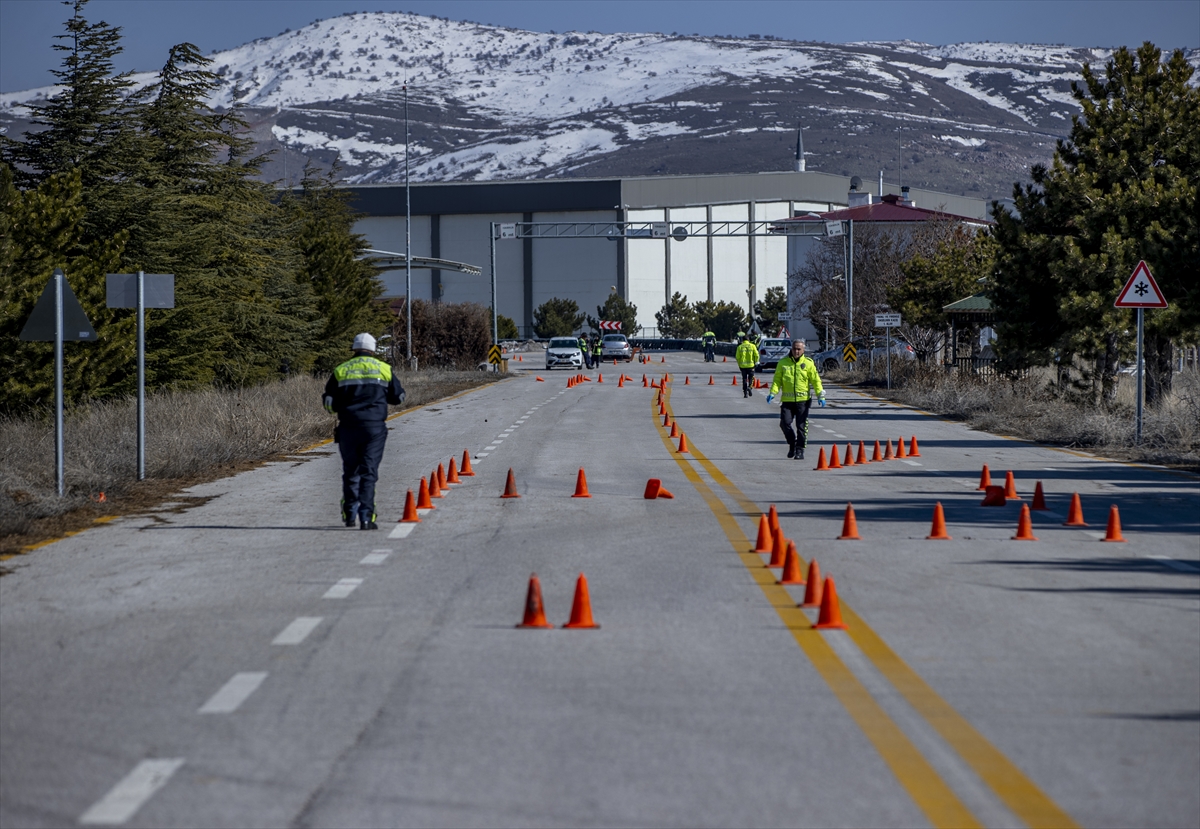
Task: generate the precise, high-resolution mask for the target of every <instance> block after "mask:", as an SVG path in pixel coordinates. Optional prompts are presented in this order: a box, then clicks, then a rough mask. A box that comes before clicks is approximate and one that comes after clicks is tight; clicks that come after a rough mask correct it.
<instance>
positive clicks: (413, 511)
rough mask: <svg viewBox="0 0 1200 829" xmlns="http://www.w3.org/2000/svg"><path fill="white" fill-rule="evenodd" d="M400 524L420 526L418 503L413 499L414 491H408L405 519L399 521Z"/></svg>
mask: <svg viewBox="0 0 1200 829" xmlns="http://www.w3.org/2000/svg"><path fill="white" fill-rule="evenodd" d="M397 523H400V524H419V523H421V519H420V517H418V516H417V502H416V501H415V500H414V499H413V494H412V490H411V489H410V490H409V491H408V495H407V497H405V499H404V517H403V518H401V519H400V520H399V522H397Z"/></svg>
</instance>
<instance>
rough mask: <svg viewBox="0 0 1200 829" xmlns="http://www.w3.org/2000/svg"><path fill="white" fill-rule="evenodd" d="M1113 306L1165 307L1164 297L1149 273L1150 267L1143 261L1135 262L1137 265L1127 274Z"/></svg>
mask: <svg viewBox="0 0 1200 829" xmlns="http://www.w3.org/2000/svg"><path fill="white" fill-rule="evenodd" d="M1113 306H1114V307H1117V308H1166V307H1167V300H1166V297H1164V296H1163V293H1162V291H1161V290H1159V287H1158V283H1157V282H1155V281H1154V277H1153V276H1151V275H1150V268H1149V267H1148V266H1147V265H1146V263H1145V262H1138V263H1137V267H1136V268H1134V269H1133V273H1132V274H1130V275H1129V280H1128V281H1127V282H1126V283H1125V287H1124V288H1122V289H1121V293H1119V294H1118V295H1117V301H1116V302H1114V303H1113Z"/></svg>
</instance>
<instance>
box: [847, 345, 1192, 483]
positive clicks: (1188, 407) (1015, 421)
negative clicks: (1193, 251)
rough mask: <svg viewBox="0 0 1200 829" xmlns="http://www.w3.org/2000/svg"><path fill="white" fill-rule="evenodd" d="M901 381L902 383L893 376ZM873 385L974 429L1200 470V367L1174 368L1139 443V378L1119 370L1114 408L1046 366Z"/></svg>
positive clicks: (916, 376)
mask: <svg viewBox="0 0 1200 829" xmlns="http://www.w3.org/2000/svg"><path fill="white" fill-rule="evenodd" d="M827 379H829V380H832V381H833V382H839V383H845V384H847V385H858V386H867V385H871V386H875V385H877V384H868V383H865V382H864V381H863V379H862V375H861V374H859V375H855V374H854V373H852V372H841V371H839V372H830V373H829V375H828V378H827ZM897 380H899V382H896V381H897ZM870 391H871V392H872V393H873V394H876V395H879V396H881V397H888V398H890V399H893V400H896V401H897V402H900V403H905V404H907V405H910V406H915V407H917V408H919V409H924V410H926V411H930V412H935V413H936V414H939V415H943V416H946V417H950V418H954V419H956V420H963V421H965V422H966V423H968V424H970V425H971V427H972V428H975V429H980V430H983V431H987V432H995V433H997V434H1003V435H1013V436H1016V437H1021V438H1026V439H1028V440H1034V441H1037V442H1039V443H1046V444H1051V445H1055V446H1069V447H1075V448H1082V449H1088V450H1091V451H1096V452H1100V453H1102V454H1105V455H1109V456H1111V457H1119V458H1125V459H1128V460H1136V461H1142V462H1146V463H1159V464H1165V465H1168V466H1176V467H1182V468H1189V469H1200V372H1198V371H1196V370H1194V369H1191V370H1187V371H1184V372H1182V373H1179V374H1176V375H1175V377H1174V382H1173V389H1172V392H1171V395H1170V397H1169V398H1168V399H1167V400H1166V401H1164V402H1163V404H1162V405H1161V406H1158V407H1156V408H1154V409H1150V408H1147V409H1145V411H1144V414H1143V419H1142V442H1141V444H1137V443H1135V442H1134V405H1135V400H1134V393H1135V388H1134V381H1133V379H1132V378H1131V377H1125V376H1122V377H1121V378H1120V385H1119V386H1118V389H1117V399H1116V403H1115V405H1114V406H1113V407H1112V408H1111V409H1104V408H1101V407H1095V406H1086V405H1080V404H1078V403H1074V402H1071V401H1069V400H1065V399H1063V398H1061V397H1060V396H1059V395H1058V394H1056V393H1055V391H1054V386H1053V376H1052V374H1051V372H1050V371H1049V370H1044V371H1042V372H1038V371H1035V372H1033V373H1031V375H1030V376H1029V377H1028V378H1025V379H1023V380H1021V381H1019V382H1016V383H1013V382H1010V381H1006V380H995V381H992V382H990V383H984V382H981V381H979V380H977V379H974V378H971V377H961V376H958V375H948V374H946V373H945V372H943V371H941V370H936V369H935V370H922V369H921V368H920V367H917V366H911V367H907V370H906V371H904V372H902V373H901V374H900V376H899V377H898V378H897V377H894V378H893V388H892V390H891V391H888V390H886V389H883V388H877V387H872V388H871V389H870Z"/></svg>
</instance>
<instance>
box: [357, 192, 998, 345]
mask: <svg viewBox="0 0 1200 829" xmlns="http://www.w3.org/2000/svg"><path fill="white" fill-rule="evenodd" d="M884 187H885V185H883V184H882V182H881V185H880V189H881V192H882V190H883V189H884ZM346 189H348V190H349V191H350V192H351V194H352V198H353V207H354V209H355V210H357V211H359V213H360V214H361V218H359V220H358V221H357V223H356V225H355V231H356V232H358V233H360V234H362V235H363V236H364V237H366V239H367V241H368V243H369V247H371V248H374V249H378V250H386V251H396V252H403V251H404V249H405V247H404V244H405V213H406V210H405V205H406V200H405V188H404V185H402V184H380V185H355V186H350V187H347V188H346ZM892 189H893V190H896V189H898V188H895V187H893V188H892ZM410 190H411V192H410V195H411V217H412V219H411V250H412V256H413V257H414V261H415V258H416V257H429V258H434V259H442V260H450V261H455V262H463V263H468V264H472V265H476V266H479V267H481V269H482V273H481V274H480V275H471V274H467V273H460V272H457V271H451V270H447V269H441V270H437V269H433V270H430V269H420V270H418V269H416V268H414V269H413V273H412V286H413V287H412V296H413V298H414V299H424V300H433V301H441V302H479V303H482V304H484V305H488V304H490V302H491V279H492V273H491V261H490V260H491V245H492V239H491V225H492V223H493V222H496V223H521V222H535V223H543V222H592V223H600V222H657V223H666V227H667V228H670V229H674V228H676V227H677V226H679V225H681V224H686V226H687V227H689V228H690V229H691V233H689V234H688V236H687V237H686V238H683V239H682V240H677V239H676V238H673V237H672V236H671V235H665V236H662V237H661V238H651V237H650V236H644V237H637V238H630V237H628V236H621V237H615V236H614V237H611V238H605V237H604V236H598V237H594V238H515V239H512V238H504V239H498V240H497V241H496V242H495V251H496V272H495V279H496V296H497V302H496V307H497V310H498V311H499V313H501V314H503V315H505V316H508V317H511V318H512V319H513V320H515V321H516V323H517V327H518V328H519V329H520V331H521V333H522V334H523V335H525V336H531V335H532V328H533V311H534V309H535V308H537V307H538V306H539V305H541V304H542V303H543V302H545V301H546V300H548V299H551V298H553V297H559V298H562V299H573V300H575V301H576V302H578V303H579V307H580V309H581V310H583V311H586V312H588V313H592V314H594V313H595V310H596V307H597V306H598V305H600V304H601V303H603V302H604V300H605V298H606V297H607V296H608V295H609V293H610V292H613V291H615V292H617V293H618V294H620V295H621V296H622V297H624V298H625V299H627V300H628V301H629V302H632V303H633V304H634V305H636V306H637V309H638V324H639V325H640V326H641V327H642V330H641V331H640V332H627V333H631V334H641V335H643V336H653V335H654V334H655V333H657V332H656V329H655V319H654V314H655V312H657V311H659V310H660V309H661V308H662V307H663V305H665V304H666V302H667V301H668V300H669V298H670V297H671V295H672V294H674V293H675V292H677V291H678V292H679V293H681V294H683V295H685V296H687V298H688V300H689V301H692V302H694V301H697V300H704V299H711V300H713V301H717V302H720V301H726V302H733V303H737V304H738V305H740V306H742V307H743V308H746V309H747V310H749V309H750V308H752V307H753V303H754V302H755V301H757V300H759V299H761V298H762V297H763V296H764V295H765V294H766V291H767V289H769V288H772V287H776V286H778V287H785V286H786V284H787V276H788V241H787V238H786V237H784V236H767V235H756V236H748V235H745V233H744V232H743V233H742V235H740V236H739V235H716V236H708V235H705V234H704V232H703V229H704V228H705V227H708V228H714V227H716V226H717V225H718V224H719V223H739V222H740V223H747V222H773V221H778V220H781V219H787V218H790V217H793V216H800V215H805V214H808V213H826V212H829V211H832V210H837V209H839V208H843V207H848V206H850V204H851V197H850V178H848V177H845V176H836V175H829V174H827V173H817V172H777V173H754V174H729V175H694V176H645V177H629V178H608V179H555V180H535V181H519V182H514V181H497V182H451V183H444V184H428V183H421V184H414V185H412V187H411V189H410ZM910 198H911V199H912V200H913V201H915V202H919V203H920V204H921V205H922V206H923V207H930V208H935V209H938V210H941V211H946V212H949V213H954V214H958V215H960V216H966V217H973V218H978V219H983V218H985V216H986V214H987V204H986V203H985V202H984V201H983V200H981V199H971V198H966V197H963V196H953V195H948V194H945V193H936V192H932V191H923V190H913V191H912V192H911V194H910ZM676 235H682V234H676ZM383 279H384V283H385V286H386V295H387V296H389V297H401V296H404V293H405V290H404V288H405V273H404V270H403V269H400V270H394V271H388V272H386V273H385V274H384V275H383Z"/></svg>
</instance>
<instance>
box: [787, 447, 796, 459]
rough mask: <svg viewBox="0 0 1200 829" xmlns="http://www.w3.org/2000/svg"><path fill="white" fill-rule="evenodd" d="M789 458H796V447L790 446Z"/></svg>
mask: <svg viewBox="0 0 1200 829" xmlns="http://www.w3.org/2000/svg"><path fill="white" fill-rule="evenodd" d="M788 457H789V458H794V457H796V447H794V446H789V447H788Z"/></svg>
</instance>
